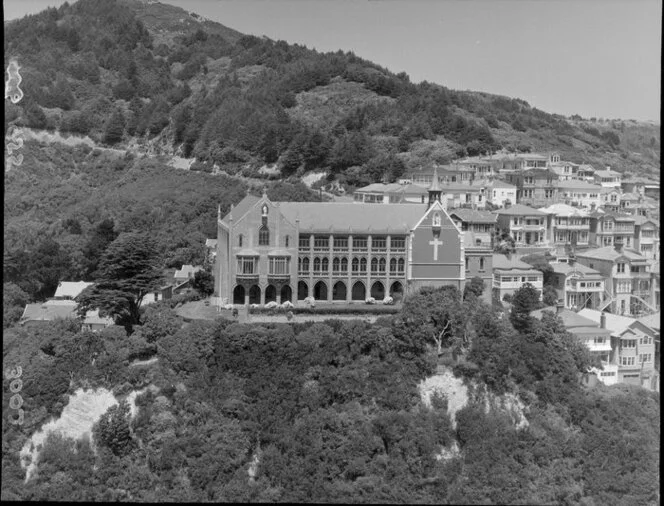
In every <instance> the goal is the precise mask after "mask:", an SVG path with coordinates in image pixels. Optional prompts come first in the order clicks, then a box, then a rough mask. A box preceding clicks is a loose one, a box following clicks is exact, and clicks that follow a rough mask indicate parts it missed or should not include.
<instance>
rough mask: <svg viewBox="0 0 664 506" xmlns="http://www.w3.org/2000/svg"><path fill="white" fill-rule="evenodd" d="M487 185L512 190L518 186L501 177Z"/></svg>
mask: <svg viewBox="0 0 664 506" xmlns="http://www.w3.org/2000/svg"><path fill="white" fill-rule="evenodd" d="M487 186H489V187H490V188H508V189H510V190H511V189H516V186H514V185H513V184H510V183H508V182H506V181H501V180H500V179H494V180H493V181H491V183H489V184H488V185H487Z"/></svg>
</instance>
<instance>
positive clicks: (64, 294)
mask: <svg viewBox="0 0 664 506" xmlns="http://www.w3.org/2000/svg"><path fill="white" fill-rule="evenodd" d="M92 285H94V283H89V282H86V281H60V283H58V287H57V288H56V290H55V295H53V299H54V300H74V299H75V298H76V297H78V296H79V295H80V294H81V293H82V292H83V290H85V289H86V288H87V287H89V286H92Z"/></svg>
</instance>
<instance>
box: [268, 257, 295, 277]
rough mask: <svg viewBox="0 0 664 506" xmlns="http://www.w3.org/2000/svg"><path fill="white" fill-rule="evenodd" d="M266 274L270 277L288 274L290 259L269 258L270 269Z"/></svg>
mask: <svg viewBox="0 0 664 506" xmlns="http://www.w3.org/2000/svg"><path fill="white" fill-rule="evenodd" d="M268 273H269V274H272V275H286V274H290V258H289V257H270V267H269V271H268Z"/></svg>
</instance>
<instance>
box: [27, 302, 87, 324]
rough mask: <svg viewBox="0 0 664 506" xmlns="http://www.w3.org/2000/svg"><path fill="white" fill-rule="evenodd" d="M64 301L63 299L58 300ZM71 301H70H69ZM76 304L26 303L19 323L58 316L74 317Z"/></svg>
mask: <svg viewBox="0 0 664 506" xmlns="http://www.w3.org/2000/svg"><path fill="white" fill-rule="evenodd" d="M60 302H65V301H60ZM69 302H71V301H69ZM76 316H77V315H76V304H75V303H74V304H53V303H51V304H41V303H37V304H26V306H25V309H24V310H23V315H22V316H21V320H20V321H21V323H25V322H28V321H51V320H55V319H58V318H76Z"/></svg>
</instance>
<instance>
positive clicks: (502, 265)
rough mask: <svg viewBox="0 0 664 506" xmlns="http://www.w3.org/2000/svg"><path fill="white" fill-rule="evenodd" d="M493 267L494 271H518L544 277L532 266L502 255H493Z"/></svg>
mask: <svg viewBox="0 0 664 506" xmlns="http://www.w3.org/2000/svg"><path fill="white" fill-rule="evenodd" d="M492 265H493V269H494V270H501V271H508V270H518V271H524V273H529V274H530V273H533V274H539V275H540V276H542V272H541V271H538V270H537V269H534V268H533V266H532V265H530V264H527V263H526V262H522V261H521V260H519V259H517V258H516V257H510V258H507V257H506V256H505V255H501V254H500V253H494V254H493V264H492Z"/></svg>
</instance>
